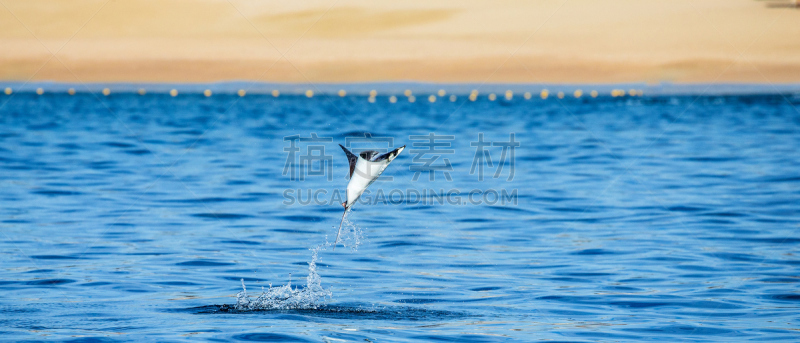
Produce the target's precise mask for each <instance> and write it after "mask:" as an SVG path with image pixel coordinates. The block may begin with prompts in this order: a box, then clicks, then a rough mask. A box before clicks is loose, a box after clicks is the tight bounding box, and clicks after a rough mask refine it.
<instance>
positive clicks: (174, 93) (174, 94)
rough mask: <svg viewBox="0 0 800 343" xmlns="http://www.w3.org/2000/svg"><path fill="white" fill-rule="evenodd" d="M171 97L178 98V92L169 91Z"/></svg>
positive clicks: (175, 90) (174, 90)
mask: <svg viewBox="0 0 800 343" xmlns="http://www.w3.org/2000/svg"><path fill="white" fill-rule="evenodd" d="M169 95H172V96H178V90H177V89H173V90H171V91H169Z"/></svg>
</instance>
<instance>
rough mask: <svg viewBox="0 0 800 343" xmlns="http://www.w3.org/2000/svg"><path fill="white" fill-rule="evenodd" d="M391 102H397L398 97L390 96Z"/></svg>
mask: <svg viewBox="0 0 800 343" xmlns="http://www.w3.org/2000/svg"><path fill="white" fill-rule="evenodd" d="M389 102H391V103H393V104H394V103H396V102H397V97H396V96H394V95H392V96H390V97H389Z"/></svg>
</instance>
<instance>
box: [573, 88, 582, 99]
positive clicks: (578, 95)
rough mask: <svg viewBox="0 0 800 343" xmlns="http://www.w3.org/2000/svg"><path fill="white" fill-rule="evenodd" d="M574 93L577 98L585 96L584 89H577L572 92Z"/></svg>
mask: <svg viewBox="0 0 800 343" xmlns="http://www.w3.org/2000/svg"><path fill="white" fill-rule="evenodd" d="M572 95H574V96H575V97H576V98H580V97H581V96H583V91H582V90H580V89H578V90H576V91H575V93H572Z"/></svg>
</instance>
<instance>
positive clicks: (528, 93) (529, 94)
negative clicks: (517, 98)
mask: <svg viewBox="0 0 800 343" xmlns="http://www.w3.org/2000/svg"><path fill="white" fill-rule="evenodd" d="M522 97H524V98H525V100H530V99H531V92H525V94H523V95H522Z"/></svg>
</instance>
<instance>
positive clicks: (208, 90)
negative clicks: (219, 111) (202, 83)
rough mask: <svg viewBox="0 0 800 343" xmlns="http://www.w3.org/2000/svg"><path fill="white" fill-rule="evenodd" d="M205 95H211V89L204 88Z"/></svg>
mask: <svg viewBox="0 0 800 343" xmlns="http://www.w3.org/2000/svg"><path fill="white" fill-rule="evenodd" d="M203 95H205V96H206V97H210V96H211V90H210V89H206V90H204V91H203Z"/></svg>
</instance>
